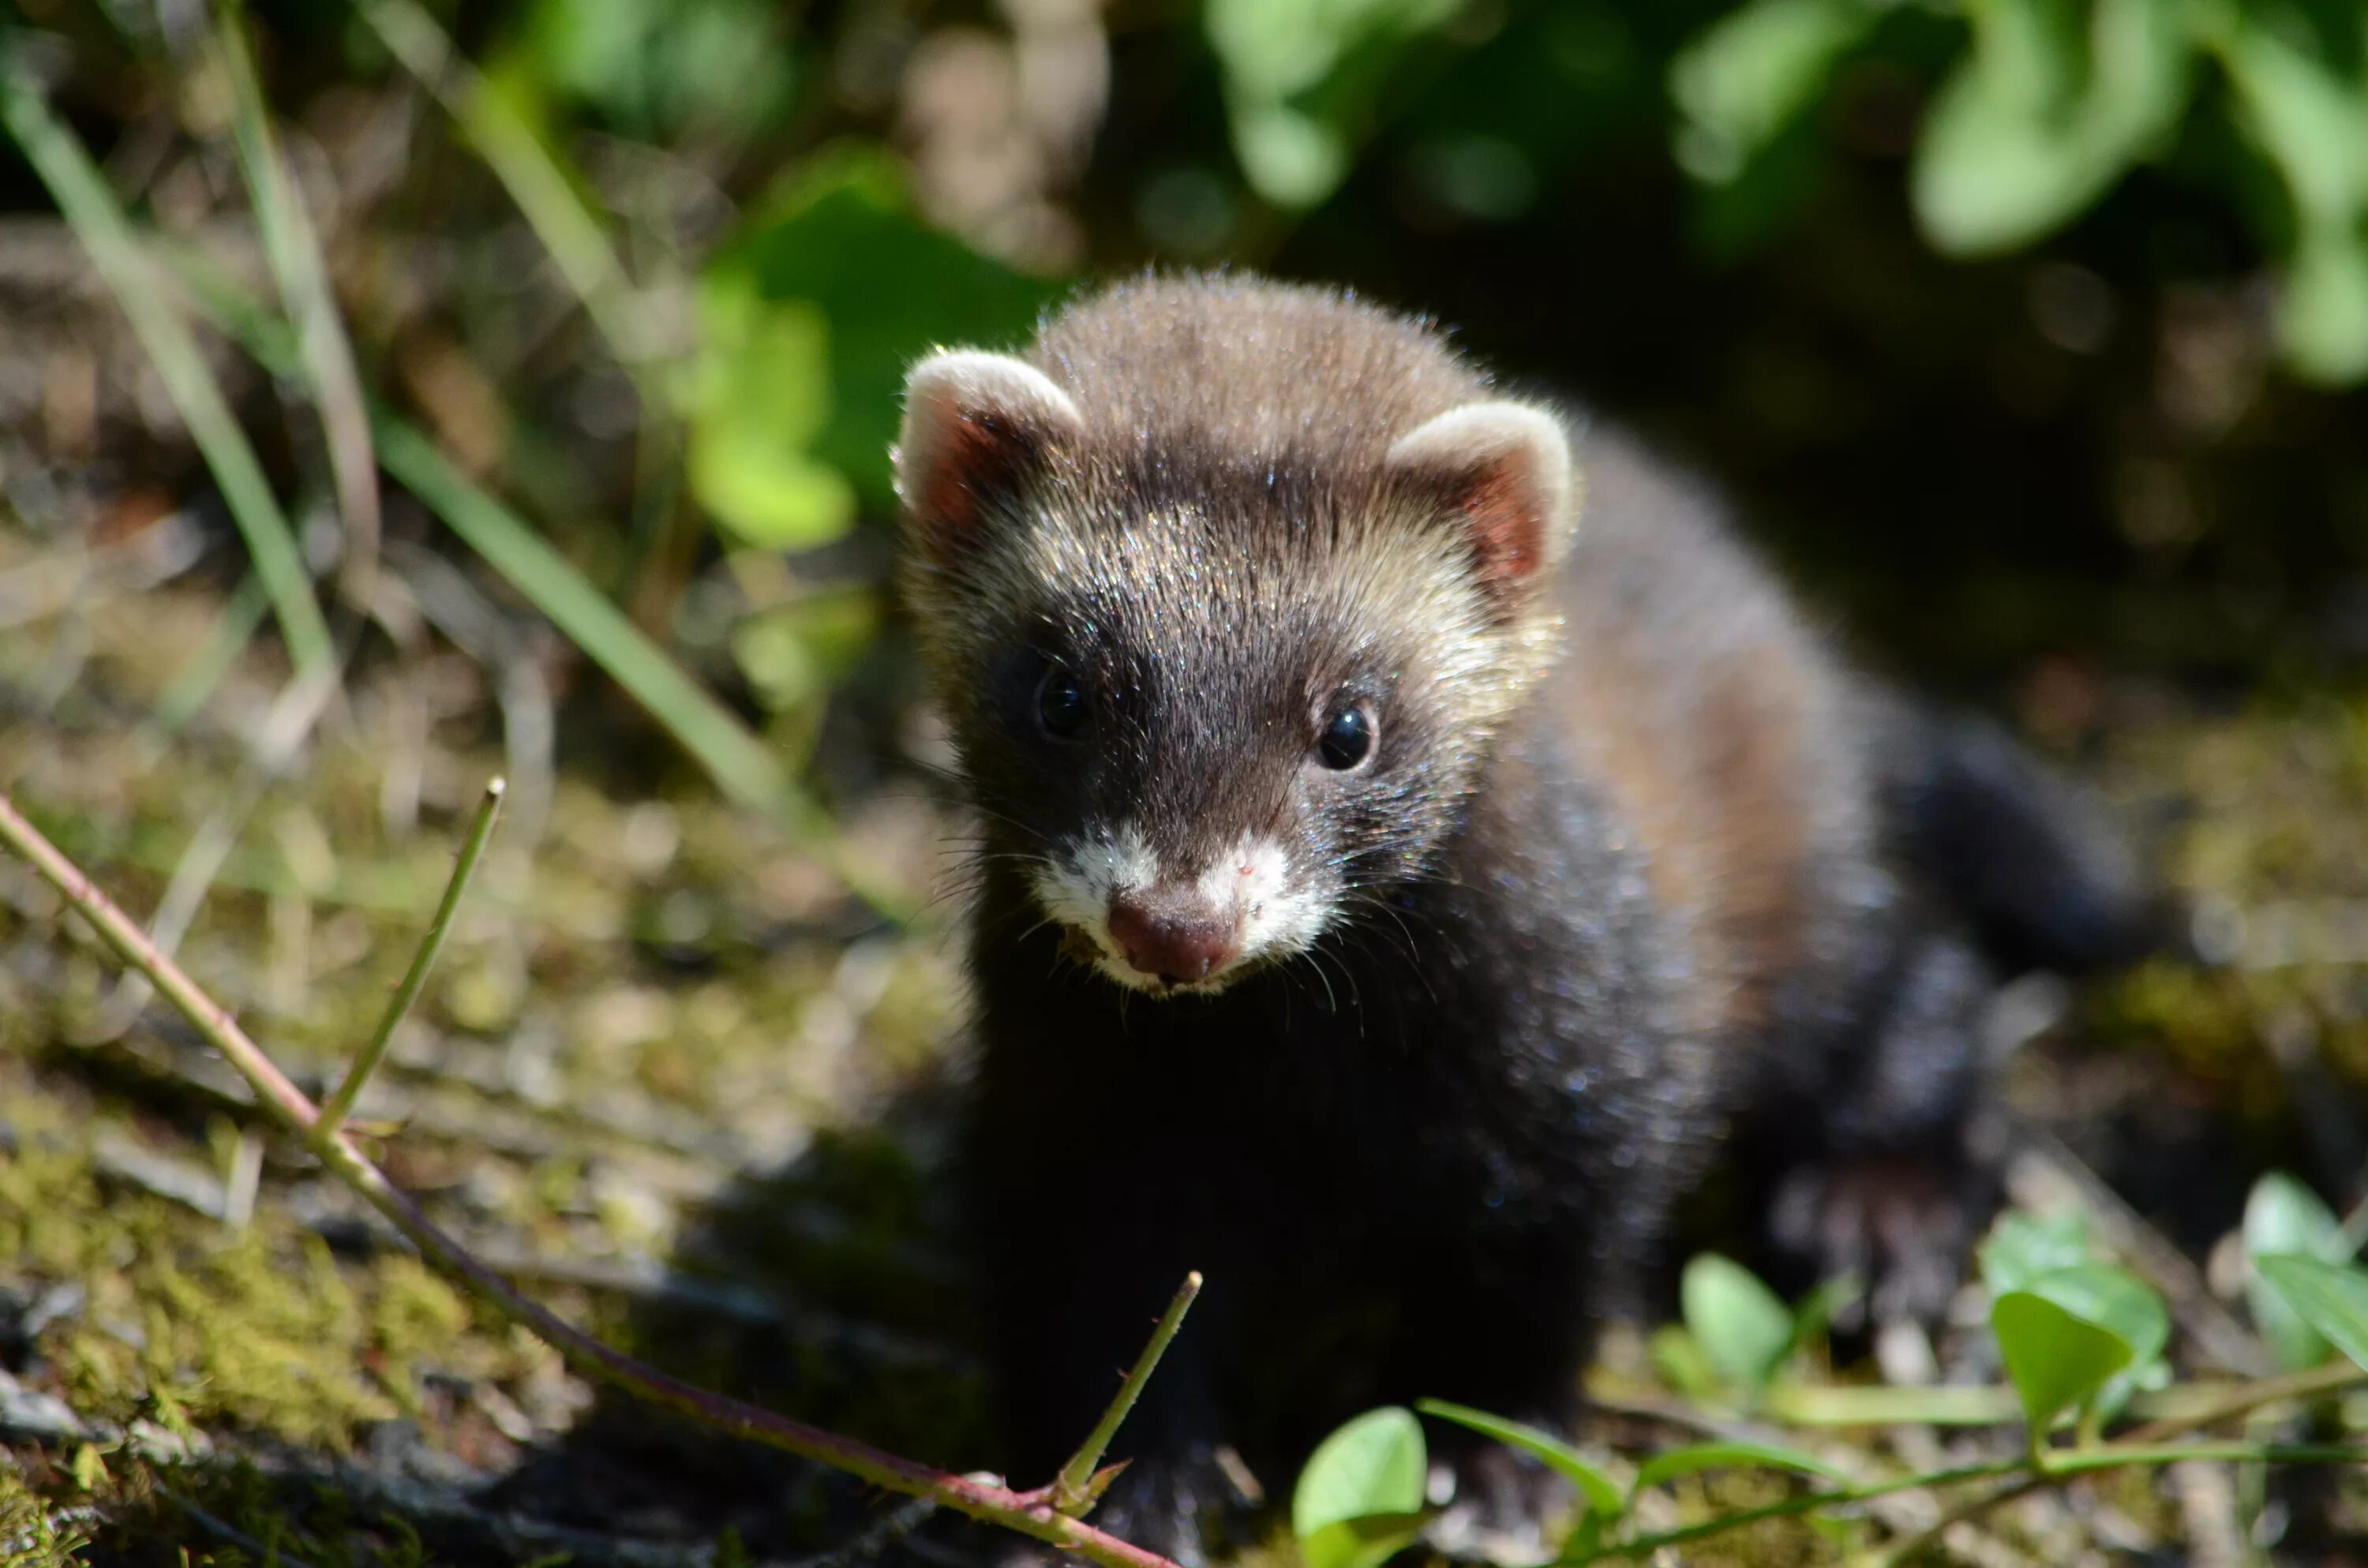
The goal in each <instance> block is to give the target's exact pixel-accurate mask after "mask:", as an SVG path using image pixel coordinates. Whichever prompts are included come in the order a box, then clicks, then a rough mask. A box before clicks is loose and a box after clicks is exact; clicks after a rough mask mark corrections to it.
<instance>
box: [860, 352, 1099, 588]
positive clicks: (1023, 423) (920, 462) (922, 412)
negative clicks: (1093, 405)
mask: <svg viewBox="0 0 2368 1568" xmlns="http://www.w3.org/2000/svg"><path fill="white" fill-rule="evenodd" d="M1084 427H1085V421H1084V418H1083V417H1082V416H1081V415H1079V414H1078V413H1077V405H1076V403H1072V402H1071V401H1070V400H1069V394H1068V393H1066V392H1063V391H1062V390H1061V389H1060V388H1059V387H1057V386H1054V385H1053V382H1052V381H1051V379H1050V378H1048V377H1047V376H1046V375H1045V374H1044V372H1042V370H1039V369H1036V368H1035V367H1034V366H1033V365H1030V364H1028V363H1026V362H1025V361H1023V360H1019V359H1015V358H1011V357H1010V356H1009V355H1008V354H979V353H974V352H972V351H969V350H965V349H946V350H941V351H940V352H939V353H936V354H932V355H930V356H929V357H928V358H926V359H924V360H922V361H921V362H920V363H919V364H917V365H916V366H914V367H913V373H912V374H911V375H910V376H908V377H907V378H905V426H904V430H903V432H902V434H900V435H899V436H898V437H897V439H896V454H895V456H896V494H898V495H899V496H901V497H903V499H904V502H905V517H906V518H907V520H908V523H909V525H910V527H911V528H912V530H913V534H914V539H915V540H916V543H918V544H920V545H921V546H922V547H923V548H924V549H927V550H929V551H933V552H936V553H939V554H945V553H949V552H952V551H960V550H962V549H963V548H964V547H965V546H967V545H968V544H970V543H971V542H972V541H973V540H975V538H976V537H977V533H978V529H979V526H980V524H981V523H982V522H983V521H985V518H986V517H987V516H988V514H989V513H990V511H991V510H992V508H993V507H994V506H996V503H997V502H999V501H1002V500H1006V499H1008V497H1009V496H1010V495H1011V494H1012V493H1013V492H1014V491H1015V490H1016V489H1017V488H1018V487H1019V484H1020V483H1022V482H1023V481H1024V480H1025V479H1026V477H1027V475H1028V473H1029V472H1030V471H1031V470H1032V469H1034V468H1035V467H1036V466H1037V465H1038V464H1039V463H1041V462H1042V460H1043V459H1044V457H1045V455H1046V454H1047V453H1048V452H1049V451H1051V450H1052V449H1053V448H1055V447H1058V446H1060V445H1062V444H1064V443H1065V442H1068V441H1070V440H1073V439H1074V438H1075V437H1076V436H1078V435H1079V434H1080V433H1082V431H1083V429H1084Z"/></svg>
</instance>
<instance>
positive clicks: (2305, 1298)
mask: <svg viewBox="0 0 2368 1568" xmlns="http://www.w3.org/2000/svg"><path fill="white" fill-rule="evenodd" d="M2253 1266H2254V1267H2256V1268H2258V1269H2260V1272H2261V1277H2262V1278H2265V1279H2267V1280H2268V1281H2269V1282H2270V1284H2271V1286H2272V1287H2273V1288H2275V1289H2276V1290H2277V1292H2278V1294H2279V1295H2281V1296H2283V1297H2284V1298H2285V1301H2286V1305H2288V1306H2290V1307H2292V1308H2293V1309H2294V1312H2295V1314H2296V1315H2297V1316H2299V1317H2300V1318H2301V1319H2302V1320H2303V1321H2304V1322H2305V1323H2306V1324H2310V1326H2311V1327H2313V1328H2315V1329H2317V1330H2318V1332H2319V1333H2321V1334H2323V1335H2326V1336H2327V1338H2328V1341H2329V1343H2331V1344H2333V1345H2334V1346H2335V1347H2336V1348H2337V1349H2338V1350H2340V1351H2342V1352H2343V1353H2344V1354H2345V1355H2346V1356H2349V1357H2351V1359H2352V1360H2353V1361H2354V1362H2356V1363H2358V1364H2359V1365H2360V1366H2362V1367H2363V1368H2368V1271H2362V1269H2360V1268H2359V1267H2356V1266H2354V1265H2351V1264H2348V1263H2328V1262H2325V1261H2323V1260H2321V1259H2319V1258H2316V1257H2257V1258H2255V1259H2254V1260H2253Z"/></svg>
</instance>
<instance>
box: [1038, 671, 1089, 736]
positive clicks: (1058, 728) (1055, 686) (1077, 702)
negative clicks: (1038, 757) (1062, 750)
mask: <svg viewBox="0 0 2368 1568" xmlns="http://www.w3.org/2000/svg"><path fill="white" fill-rule="evenodd" d="M1036 722H1038V723H1039V724H1042V726H1044V733H1046V734H1048V735H1050V736H1052V737H1053V739H1054V740H1062V741H1065V740H1068V739H1070V738H1072V737H1073V736H1075V735H1076V733H1077V732H1078V731H1080V730H1082V729H1084V728H1085V727H1086V688H1085V687H1081V686H1079V685H1078V684H1077V677H1076V676H1073V675H1071V674H1070V673H1069V672H1068V671H1066V670H1064V669H1063V668H1062V667H1061V666H1060V665H1053V667H1052V668H1051V669H1049V670H1046V671H1045V672H1044V678H1043V679H1042V680H1041V681H1039V682H1038V683H1037V685H1036Z"/></svg>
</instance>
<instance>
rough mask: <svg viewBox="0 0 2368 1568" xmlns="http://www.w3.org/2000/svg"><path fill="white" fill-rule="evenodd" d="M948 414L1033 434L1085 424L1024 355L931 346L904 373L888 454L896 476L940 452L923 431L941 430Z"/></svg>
mask: <svg viewBox="0 0 2368 1568" xmlns="http://www.w3.org/2000/svg"><path fill="white" fill-rule="evenodd" d="M949 416H951V417H953V418H973V419H975V418H979V417H982V416H984V417H990V418H1001V419H1005V420H1008V421H1010V422H1011V423H1012V424H1013V425H1015V426H1019V427H1020V428H1022V429H1025V430H1027V431H1029V432H1030V434H1031V435H1033V436H1035V437H1038V438H1056V437H1062V436H1066V435H1070V434H1074V433H1076V432H1077V431H1080V430H1082V429H1084V427H1085V422H1086V419H1085V415H1083V414H1082V413H1080V412H1079V411H1078V408H1077V404H1076V400H1074V399H1073V398H1071V397H1070V396H1069V394H1068V393H1067V392H1064V391H1062V390H1061V387H1060V385H1059V383H1057V382H1055V381H1053V378H1052V377H1050V376H1048V375H1046V374H1045V373H1044V372H1043V371H1042V370H1040V369H1037V368H1036V367H1035V366H1033V365H1030V363H1028V361H1027V360H1025V359H1021V358H1017V357H1015V356H1013V355H1009V354H993V353H989V352H987V351H986V350H985V349H979V348H939V349H936V350H933V351H932V352H930V353H928V354H926V355H924V356H923V357H922V358H919V359H918V360H916V361H915V362H914V365H913V368H912V369H910V370H908V371H906V372H905V416H904V420H903V425H902V427H901V428H900V429H899V431H898V432H897V437H896V450H895V454H894V460H895V463H896V467H897V470H898V472H899V475H900V476H901V475H902V473H903V472H904V470H905V467H906V466H907V465H908V464H911V463H916V462H918V461H925V460H928V459H930V458H934V457H936V456H939V455H940V454H939V451H938V450H937V449H934V448H933V447H932V444H931V443H929V442H928V440H927V435H928V432H929V431H930V430H931V429H942V428H943V427H944V424H943V422H944V421H945V420H946V419H947V418H948V417H949ZM916 437H918V438H919V440H920V444H919V449H917V450H916Z"/></svg>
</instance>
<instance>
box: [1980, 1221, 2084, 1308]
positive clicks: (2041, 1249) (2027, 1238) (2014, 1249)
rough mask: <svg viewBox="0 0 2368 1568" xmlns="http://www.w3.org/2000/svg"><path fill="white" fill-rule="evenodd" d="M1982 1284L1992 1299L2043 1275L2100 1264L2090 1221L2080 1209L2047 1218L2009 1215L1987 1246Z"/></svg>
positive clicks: (1982, 1256)
mask: <svg viewBox="0 0 2368 1568" xmlns="http://www.w3.org/2000/svg"><path fill="white" fill-rule="evenodd" d="M1980 1259H1981V1270H1982V1283H1983V1284H1984V1285H1985V1286H1987V1287H1988V1289H1989V1292H1990V1294H1991V1295H1992V1296H2003V1295H2005V1294H2006V1293H2007V1292H2008V1291H2009V1290H2021V1289H2022V1288H2023V1287H2024V1286H2026V1285H2028V1284H2029V1283H2030V1282H2031V1281H2032V1280H2033V1279H2036V1278H2039V1277H2040V1276H2041V1275H2043V1274H2053V1273H2054V1272H2055V1270H2057V1269H2059V1268H2070V1267H2075V1266H2077V1265H2079V1264H2083V1263H2094V1262H2096V1261H2097V1250H2096V1248H2095V1247H2094V1246H2093V1245H2091V1244H2090V1243H2089V1221H2088V1219H2087V1217H2086V1216H2085V1215H2083V1214H2082V1213H2081V1212H2080V1211H2079V1210H2077V1209H2066V1210H2061V1211H2059V1212H2057V1213H2055V1214H2053V1215H2049V1216H2047V1217H2044V1218H2042V1217H2041V1216H2038V1215H2035V1214H2025V1213H2022V1212H2020V1211H2019V1210H2009V1212H2007V1213H2004V1214H2001V1215H1999V1216H1998V1223H1997V1224H1995V1225H1993V1226H1991V1227H1990V1233H1989V1234H1988V1235H1987V1237H1985V1238H1984V1239H1983V1241H1982V1244H1981V1248H1980Z"/></svg>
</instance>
